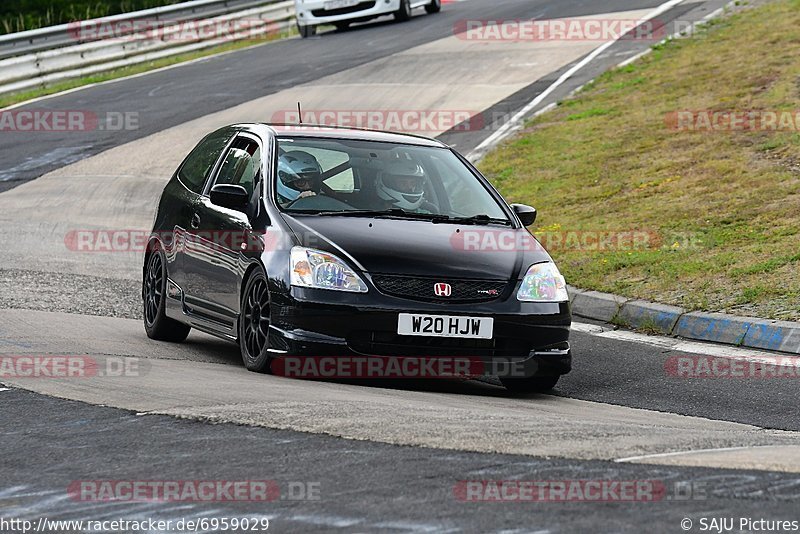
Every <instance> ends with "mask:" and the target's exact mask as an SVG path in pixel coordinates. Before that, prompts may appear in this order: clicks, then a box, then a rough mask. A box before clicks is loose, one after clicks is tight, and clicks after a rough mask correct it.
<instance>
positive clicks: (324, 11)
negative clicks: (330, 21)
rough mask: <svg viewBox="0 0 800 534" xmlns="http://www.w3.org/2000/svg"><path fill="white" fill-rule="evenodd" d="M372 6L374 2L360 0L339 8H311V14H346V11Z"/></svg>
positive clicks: (331, 15) (321, 15)
mask: <svg viewBox="0 0 800 534" xmlns="http://www.w3.org/2000/svg"><path fill="white" fill-rule="evenodd" d="M373 7H375V2H361V3H358V4H356V5H354V6H350V7H343V8H340V9H312V10H311V14H312V15H314V16H315V17H335V16H336V15H347V14H348V13H355V12H357V11H363V10H365V9H372V8H373Z"/></svg>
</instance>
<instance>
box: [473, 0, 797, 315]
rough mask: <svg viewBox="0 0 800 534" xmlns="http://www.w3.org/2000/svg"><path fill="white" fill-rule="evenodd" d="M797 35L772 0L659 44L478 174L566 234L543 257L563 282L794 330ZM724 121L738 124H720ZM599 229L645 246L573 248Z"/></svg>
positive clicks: (785, 7)
mask: <svg viewBox="0 0 800 534" xmlns="http://www.w3.org/2000/svg"><path fill="white" fill-rule="evenodd" d="M798 27H800V0H776V1H774V2H771V3H769V4H767V5H764V6H761V7H758V8H753V9H746V10H744V11H742V12H739V13H737V14H735V15H732V16H728V17H725V18H723V19H720V20H718V21H715V22H714V23H713V24H711V25H710V26H709V27H708V28H707V29H706V30H705V31H703V32H702V33H701V34H700V35H697V36H695V37H693V38H690V39H682V40H676V41H671V42H669V43H667V44H664V45H660V46H657V47H656V49H655V50H654V52H653V53H652V54H650V55H648V56H646V57H644V58H643V59H641V60H639V61H638V62H636V63H634V64H633V65H630V66H628V67H626V68H622V69H617V70H614V71H611V72H609V73H607V74H605V75H603V76H602V77H600V78H599V79H597V80H596V81H595V82H594V83H592V84H590V85H589V86H587V87H585V88H584V89H583V90H582V91H581V92H580V93H579V94H578V95H576V96H575V97H573V98H571V99H569V100H567V101H565V102H562V103H561V104H560V105H559V106H558V107H557V108H556V109H555V110H553V111H552V112H550V113H547V114H545V115H542V116H540V117H538V118H536V119H534V120H533V121H531V122H530V123H528V124H527V125H526V128H525V130H524V131H523V132H522V133H521V134H520V135H518V136H517V137H515V138H514V139H512V140H510V141H508V142H507V143H505V144H504V145H502V146H501V147H499V148H498V149H497V150H495V151H494V152H492V153H491V154H489V155H488V156H487V157H486V158H485V159H484V160H483V161H482V162H481V164H480V167H481V169H482V171H483V172H484V173H486V175H487V176H488V177H489V178H490V179H491V180H492V181H493V182H494V183H495V184H496V185H497V186H498V187H499V189H500V190H501V191H502V193H503V194H504V195H505V196H506V197H507V198H508V199H509V200H511V201H515V202H525V203H529V204H532V205H534V206H536V207H537V208H538V209H539V213H540V216H539V220H538V221H537V226H536V227H534V231H535V232H536V233H540V234H543V235H544V236H545V237H546V238H547V239H551V240H552V238H553V235H555V236H561V237H563V238H564V239H563V241H562V245H561V246H556V247H554V250H552V251H551V252H552V254H553V256H554V257H555V259H556V260H557V261H558V262H559V265H560V267H561V269H562V271H563V272H564V274H565V276H566V277H567V280H568V282H570V283H571V284H573V285H575V286H578V287H582V288H590V289H596V290H600V291H607V292H611V293H617V294H621V295H625V296H628V297H635V298H643V299H648V300H654V301H659V302H664V303H669V304H675V305H680V306H684V307H687V308H690V309H695V310H714V311H725V312H728V313H735V314H740V315H756V316H761V317H766V318H780V319H790V320H800V115H799V114H798V112H800V32H798V31H797V28H798ZM679 112H682V113H683V114H679ZM714 112H722V113H723V114H722V115H713V113H714ZM727 112H735V113H736V114H735V115H733V117H742V116H746V117H750V118H749V119H745V123H744V126H743V125H742V124H738V125H737V124H733V125H732V127H727V126H726V125H725V117H728V118H730V117H731V115H726V114H725V113H727ZM752 112H756V113H755V114H753V115H747V114H748V113H752ZM687 114H688V115H687ZM770 114H774V115H770ZM769 116H776V117H778V122H777V124H776V126H777V127H776V128H774V129H773V128H771V126H770V123H769V121H770V119H768V118H765V117H769ZM686 117H689V119H688V120H687V119H686ZM709 117H712V118H714V117H720V118H719V119H718V120H719V122H715V123H714V124H717V125H718V126H717V128H719V129H714V128H712V129H708V128H707V123H706V122H704V121H703V120H702V119H707V118H709ZM752 117H758V118H756V119H753V118H752ZM793 117H794V119H792V118H793ZM601 231H608V232H612V233H616V232H628V231H638V232H641V233H642V235H646V236H649V239H645V240H641V239H640V240H638V244H639V246H631V245H630V244H629V242H628V241H627V240H623V241H620V242H618V245H619V246H617V245H615V244H614V243H612V244H611V245H610V246H609V247H608V248H609V250H602V251H600V250H587V249H591V248H592V246H593V243H594V238H595V237H597V236H598V235H599V234H598V232H601ZM587 236H588V239H585V241H584V242H582V239H584V238H586V237H587ZM561 237H559V239H561ZM557 241H558V239H556V242H557ZM643 242H646V244H645V245H644V246H642V243H643ZM607 243H608V242H607Z"/></svg>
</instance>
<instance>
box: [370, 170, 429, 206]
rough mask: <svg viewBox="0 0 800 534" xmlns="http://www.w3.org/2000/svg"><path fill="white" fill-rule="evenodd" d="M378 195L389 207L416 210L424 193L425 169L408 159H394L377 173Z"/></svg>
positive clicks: (421, 201)
mask: <svg viewBox="0 0 800 534" xmlns="http://www.w3.org/2000/svg"><path fill="white" fill-rule="evenodd" d="M376 188H377V192H378V196H379V197H380V198H381V199H383V200H385V201H387V203H388V204H390V205H391V207H394V208H400V209H404V210H406V211H413V210H418V209H419V208H420V206H422V204H423V201H424V199H423V196H424V194H425V171H424V170H423V169H422V167H421V166H420V164H419V163H417V162H415V161H413V160H410V159H396V160H393V161H390V162H388V163H387V164H386V166H385V167H384V168H383V170H382V171H380V172H379V173H378V179H377V183H376Z"/></svg>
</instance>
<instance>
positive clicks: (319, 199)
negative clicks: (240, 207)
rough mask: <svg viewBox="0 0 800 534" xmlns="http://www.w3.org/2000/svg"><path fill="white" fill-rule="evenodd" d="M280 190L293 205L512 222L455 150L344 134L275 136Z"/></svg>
mask: <svg viewBox="0 0 800 534" xmlns="http://www.w3.org/2000/svg"><path fill="white" fill-rule="evenodd" d="M275 179H276V184H275V186H276V187H275V191H276V196H277V201H278V204H279V205H280V206H281V208H283V209H284V210H285V211H287V212H290V213H307V214H324V215H341V216H360V215H364V216H368V215H372V216H376V215H386V216H393V217H403V218H423V219H431V220H438V221H447V220H450V219H469V220H471V219H475V220H479V221H484V222H497V223H503V224H510V221H509V219H508V217H507V216H506V214H505V212H504V210H503V208H502V207H501V206H500V204H498V202H497V201H495V199H494V198H493V197H492V195H491V194H490V193H489V191H488V190H487V189H486V187H484V186H483V184H481V182H480V181H479V180H478V178H476V177H475V175H474V174H472V172H470V170H469V168H467V167H466V166H465V165H464V164H463V163H462V162H461V160H459V158H458V157H457V156H456V155H455V154H453V153H452V152H451V151H450V150H448V149H445V148H435V147H420V146H412V145H395V144H390V143H378V142H371V141H357V140H347V139H320V138H308V137H282V138H279V139H278V162H277V173H276V177H275Z"/></svg>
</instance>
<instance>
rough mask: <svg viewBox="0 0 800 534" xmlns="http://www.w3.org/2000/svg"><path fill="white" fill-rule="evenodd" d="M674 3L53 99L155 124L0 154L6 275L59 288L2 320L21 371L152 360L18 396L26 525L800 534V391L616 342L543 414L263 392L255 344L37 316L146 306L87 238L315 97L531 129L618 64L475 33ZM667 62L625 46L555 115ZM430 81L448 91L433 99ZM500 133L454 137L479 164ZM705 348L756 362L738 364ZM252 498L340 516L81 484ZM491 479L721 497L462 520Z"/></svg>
mask: <svg viewBox="0 0 800 534" xmlns="http://www.w3.org/2000/svg"><path fill="white" fill-rule="evenodd" d="M657 5H658V2H635V1H617V2H603V3H602V4H601V3H600V2H586V1H582V2H579V1H574V2H570V1H567V2H561V1H559V2H554V1H539V2H525V1H522V0H514V1H511V0H504V1H499V2H484V1H479V0H469V1H466V2H461V3H458V4H448V5H446V6H445V8H444V10H443V12H442V14H440V15H437V16H435V17H422V16H420V17H416V18H415V19H414V20H412V21H411V22H410V23H408V24H404V25H395V24H391V23H386V22H378V23H375V24H370V25H367V26H365V27H363V28H359V29H356V30H354V31H351V32H345V33H339V32H332V33H329V34H326V35H323V36H322V37H320V38H318V39H314V40H307V41H301V40H298V39H294V40H289V41H285V42H279V43H272V44H268V45H264V46H261V47H256V48H252V49H249V50H244V51H240V52H236V53H233V54H229V55H225V56H221V57H218V58H211V59H207V60H204V61H200V62H196V63H193V64H191V65H186V66H182V67H178V68H174V69H168V70H164V71H161V72H156V73H152V74H149V75H145V76H139V77H135V78H131V79H127V80H121V81H117V82H114V83H109V84H103V85H99V86H96V87H91V88H87V89H84V90H81V91H76V92H73V93H69V94H65V95H61V96H57V97H54V98H50V99H46V100H43V101H41V102H37V103H33V104H30V105H29V106H30V107H32V108H39V109H41V108H45V107H46V108H52V109H87V108H88V109H92V110H94V111H95V112H97V113H104V112H106V111H116V112H119V111H136V112H138V113H139V118H140V121H139V128H138V129H136V130H129V131H122V132H115V133H114V134H113V135H111V134H109V133H108V132H102V131H90V132H71V133H62V134H58V133H52V132H50V133H25V134H22V133H19V134H8V133H7V132H4V133H3V136H2V138H0V158H1V159H2V161H3V170H2V171H0V173H1V174H0V179H2V180H5V181H6V183H7V185H10V186H16V187H15V188H13V189H11V190H8V191H6V192H4V193H2V194H0V222H2V223H3V224H4V225H5V226H4V227H5V228H6V229H7V233H6V234H5V237H4V238H3V241H2V243H0V246H2V248H3V250H4V251H5V254H4V257H3V258H2V259H0V270H5V271H6V272H8V271H9V270H10V269H20V270H22V271H24V272H25V273H33V275H34V276H35V275H36V274H37V273H38V276H39V278H38V280H37V281H36V282H35V283H30V284H26V287H25V289H26V290H27V292H28V293H30V300H29V301H28V302H25V301H24V300H22V297H19V295H17V296H15V299H14V300H13V307H14V308H16V309H13V310H8V309H6V310H0V318H1V319H0V355H24V354H39V355H47V354H74V355H89V356H91V357H92V358H96V359H97V360H98V361H106V360H108V359H113V358H122V359H124V360H125V361H135V362H137V365H139V367H138V369H140V370H141V372H140V373H137V374H136V375H135V376H125V377H116V378H115V377H98V378H96V379H91V380H87V379H79V380H73V379H38V380H33V379H27V380H26V379H23V378H17V379H3V382H5V383H6V385H7V387H8V388H9V389H8V390H7V391H0V399H2V406H3V418H2V423H0V424H2V429H3V430H2V431H3V433H2V435H3V450H4V462H3V464H2V467H0V476H2V480H3V484H2V486H0V509H1V510H2V513H3V515H4V516H8V517H30V518H36V517H41V516H44V515H47V516H49V517H58V518H81V519H100V518H104V517H107V518H112V517H126V518H133V517H190V516H191V517H200V516H216V517H219V516H221V515H228V516H230V515H231V514H234V513H238V514H247V515H253V514H255V515H266V516H268V517H270V518H272V520H273V528H274V529H278V530H279V531H313V530H319V531H330V530H334V529H340V530H343V531H358V532H373V531H384V530H385V531H397V532H439V531H453V532H462V531H463V532H485V531H507V532H531V531H543V532H544V531H550V532H574V531H587V530H589V529H592V530H596V531H603V532H617V531H628V530H630V531H638V530H640V529H641V526H642V524H644V523H646V524H647V525H648V529H649V530H654V531H663V532H676V531H680V521H681V519H683V518H685V517H689V518H694V519H695V520H697V519H699V517H700V516H706V517H710V516H716V517H722V516H726V517H737V518H738V517H755V518H758V517H763V518H767V519H797V516H796V510H795V508H794V507H793V501H796V499H797V496H798V495H797V493H798V486H799V485H800V478H798V476H797V474H796V473H797V472H798V470H800V468H798V466H799V465H800V460H798V457H800V452H799V451H800V441H799V440H798V437H799V436H800V435H798V434H797V432H798V430H799V429H798V427H799V426H800V423H799V422H798V419H797V417H796V403H797V388H796V379H794V380H793V379H789V378H783V379H780V378H776V379H752V378H751V379H718V380H709V379H694V380H688V379H685V378H678V377H673V376H670V375H669V373H667V372H666V361H667V360H668V358H670V357H673V356H676V355H680V354H683V353H682V352H680V351H676V350H674V348H672V347H670V345H669V342H668V340H663V339H660V338H645V337H632V336H628V339H622V337H623V336H615V335H614V334H615V332H614V331H613V330H611V329H608V328H607V327H602V326H596V327H594V326H591V325H581V326H580V328H577V329H576V330H577V331H576V332H575V333H574V334H573V344H574V347H575V354H576V361H575V371H574V372H573V373H572V374H570V375H568V376H566V377H565V378H564V379H563V380H562V382H560V383H559V386H558V388H557V390H556V391H555V394H554V395H538V396H533V397H529V398H520V397H510V396H508V395H507V394H506V393H505V392H504V390H502V389H501V388H498V387H495V386H492V385H490V384H485V383H478V382H444V381H422V382H390V383H340V382H324V383H323V382H308V381H297V380H287V379H283V378H279V377H268V376H260V375H254V374H252V373H247V372H246V371H245V370H244V369H243V367H242V366H241V364H240V362H239V361H238V359H237V358H238V352H237V349H236V347H234V346H232V345H227V344H224V343H222V342H220V341H216V340H213V339H210V338H208V337H207V336H203V335H200V334H192V336H191V337H190V339H189V342H187V343H186V344H183V345H180V346H171V345H164V344H159V343H155V342H151V341H149V340H147V338H146V337H145V336H144V334H143V331H142V329H141V324H140V323H139V322H138V321H135V320H132V319H124V318H111V317H98V316H97V315H115V313H113V311H114V310H113V309H112V310H111V311H110V312H109V311H107V310H103V311H100V312H98V311H97V309H96V308H93V307H92V306H93V304H92V303H91V302H88V301H89V300H90V299H87V298H86V296H85V295H84V296H81V295H79V294H77V293H73V294H71V295H70V298H71V300H74V301H75V302H73V307H72V308H71V309H70V310H69V311H75V312H78V313H60V312H58V311H52V310H53V309H58V307H54V306H52V305H51V306H40V305H37V302H36V300H37V293H38V291H39V290H41V288H50V290H53V289H54V288H55V291H58V290H59V288H60V290H61V292H63V293H67V294H70V292H71V291H74V290H73V289H72V287H74V286H73V285H71V284H73V283H74V281H75V280H76V279H77V277H78V276H81V275H83V276H97V275H101V276H102V277H104V280H106V281H107V282H109V281H110V282H113V283H114V284H121V285H124V284H128V286H126V287H131V288H134V291H133V294H135V286H136V280H137V278H138V270H139V268H140V267H139V265H140V263H139V256H138V254H137V253H130V254H123V253H117V254H91V255H86V254H80V253H75V252H73V251H70V250H68V249H67V247H65V245H64V236H65V234H66V233H67V232H68V231H70V230H74V229H76V228H112V229H118V228H146V227H147V224H149V221H150V219H151V217H152V207H153V205H154V204H153V201H154V200H153V199H154V198H155V197H156V196H157V195H158V192H159V187H160V184H163V182H164V180H165V178H166V177H167V176H168V174H169V173H170V172H171V171H172V169H173V168H174V166H175V164H176V163H177V161H178V160H179V159H180V157H181V155H182V154H183V153H185V151H186V149H188V147H189V146H190V145H191V144H193V143H194V140H195V139H196V138H197V137H198V136H199V135H200V134H201V133H202V132H204V131H206V130H208V129H209V128H211V127H213V126H214V125H216V124H221V123H226V122H233V121H236V120H247V119H249V120H268V119H269V117H270V116H272V115H273V114H274V113H275V112H276V111H279V110H281V109H288V108H289V107H290V106H291V105H292V98H294V97H295V96H296V95H302V99H303V101H304V103H306V102H307V103H308V104H306V107H307V108H310V109H313V108H314V107H315V106H316V107H320V106H324V105H329V106H330V107H332V108H333V109H351V108H352V104H350V106H351V108H348V107H346V106H348V101H352V99H353V95H362V94H365V93H364V92H365V91H367V90H369V91H372V92H374V93H375V94H376V96H374V97H373V98H375V100H374V101H372V102H371V103H370V102H367V103H366V104H365V105H367V106H368V105H374V104H375V102H378V101H381V102H385V104H384V105H383V106H382V107H380V108H379V109H418V107H417V108H415V107H412V106H419V107H425V108H431V107H434V106H439V107H440V108H441V109H476V108H477V109H480V110H483V111H485V112H486V111H489V112H492V113H495V112H497V113H498V114H504V113H507V112H513V111H516V110H517V109H519V108H521V107H522V106H524V105H525V104H526V103H527V102H528V101H530V99H531V98H533V97H534V96H536V94H538V92H540V91H542V90H543V89H544V88H545V87H546V86H547V85H549V84H548V82H549V81H550V80H554V79H555V78H557V77H558V75H559V73H561V72H564V70H566V69H567V68H569V66H570V65H572V64H574V62H575V61H578V60H580V58H581V57H583V56H584V55H585V54H587V53H588V52H590V51H591V49H592V48H593V47H594V46H597V43H593V44H591V45H587V43H577V44H575V43H573V44H564V43H556V44H552V43H549V44H548V45H546V46H541V45H540V44H537V45H530V44H525V45H516V46H512V47H507V48H505V49H504V48H502V47H500V46H498V45H494V46H488V47H484V48H485V50H481V51H480V54H478V52H477V51H476V50H474V48H473V47H472V45H471V44H470V43H464V42H462V41H459V40H458V39H455V38H453V37H452V35H451V34H452V28H453V24H454V23H455V22H456V21H458V20H462V19H469V18H477V19H486V18H492V19H510V18H531V17H536V18H542V17H553V18H563V17H576V16H595V17H598V18H600V17H601V16H612V17H613V16H619V17H620V18H622V17H623V16H622V15H619V13H624V17H638V16H641V15H642V14H645V13H647V12H648V11H649V10H651V9H652V8H653V7H655V6H657ZM718 5H721V2H707V3H703V2H694V3H686V4H685V5H679V6H678V7H676V8H675V9H674V10H673V11H671V14H672V16H674V17H684V18H689V19H699V18H702V16H703V15H704V14H707V13H709V12H711V11H713V10H714V9H716V7H717V6H718ZM614 13H617V15H614ZM648 44H649V43H636V42H625V43H619V44H618V45H615V46H614V47H612V48H611V49H609V50H608V51H607V53H606V54H604V55H603V56H601V57H600V58H598V60H597V62H596V63H593V64H591V65H590V66H588V67H587V68H586V70H585V71H582V72H581V73H580V74H579V75H578V76H576V78H575V79H574V80H571V81H570V83H569V84H566V85H565V86H564V87H562V88H561V89H560V90H559V91H557V92H556V93H554V95H553V99H557V98H560V97H563V96H564V95H565V94H566V93H567V92H568V91H569V90H571V89H574V88H575V87H577V86H578V85H580V84H581V83H584V82H585V81H587V80H588V79H589V78H591V77H592V76H594V75H596V74H597V73H598V72H601V71H602V70H603V69H604V68H607V67H608V66H611V65H614V64H616V63H619V62H620V61H622V60H624V59H625V58H627V57H631V56H632V55H634V54H636V53H638V52H639V51H640V50H642V49H643V48H646V46H647V45H648ZM479 55H480V56H483V57H478V56H479ZM476 64H477V65H480V68H479V69H474V71H470V70H469V67H470V65H476ZM414 69H417V70H419V72H420V73H421V74H420V76H422V77H423V78H424V79H425V83H424V84H420V85H421V86H420V87H416V88H412V89H410V88H409V86H413V85H414V84H409V83H408V80H410V79H413V78H409V73H411V72H413V70H414ZM492 69H495V70H492ZM423 74H424V76H423ZM486 80H494V81H495V82H494V83H487V82H486ZM453 84H455V85H453ZM287 101H288V103H287ZM420 101H421V102H422V104H421V105H420V104H419V102H420ZM198 102H202V106H199V105H198ZM331 102H332V103H331ZM546 103H547V102H544V103H543V105H544V104H546ZM488 131H490V129H488V128H487V129H486V130H484V131H471V132H434V133H435V134H437V135H441V136H442V137H443V138H444V139H447V140H448V142H451V143H453V144H455V145H457V146H458V148H459V149H460V150H462V151H464V152H466V151H469V150H470V149H472V148H474V147H475V146H477V145H478V144H479V143H480V142H481V141H482V139H483V138H485V136H486V134H487V132H488ZM50 171H53V172H50ZM34 280H36V279H35V278H34ZM52 280H58V283H59V284H60V285H58V286H53V285H52ZM99 284H103V282H102V281H101V282H99ZM115 291H116V290H115V289H114V288H113V287H111V284H109V285H99V286H98V287H95V288H93V290H91V291H87V293H88V294H89V296H90V297H91V298H92V299H97V298H100V299H102V298H106V299H109V298H110V297H109V296H111V297H113V296H117V293H115ZM3 300H4V301H5V299H3ZM111 300H113V299H111ZM9 307H11V305H10V304H9V303H8V302H0V308H9ZM32 308H34V309H38V310H40V311H32V310H31V309H32ZM112 308H113V306H112ZM41 310H45V311H41ZM85 314H95V315H94V316H92V315H85ZM122 315H123V316H125V314H122ZM694 350H696V353H699V354H714V355H718V354H720V351H722V352H723V353H724V352H726V351H727V352H728V353H729V355H731V356H733V355H738V356H742V355H744V356H747V355H746V354H743V353H742V352H741V351H739V352H737V350H736V349H733V348H732V349H724V348H723V349H720V348H719V347H713V346H705V347H704V346H700V347H695V349H694ZM25 390H30V391H25ZM76 401H82V402H76ZM97 405H104V406H103V407H100V406H97ZM209 423H213V424H209ZM343 438H346V439H343ZM675 453H678V454H675ZM665 454H668V455H665ZM628 458H633V460H630V461H625V462H620V461H619V460H621V459H628ZM654 464H655V465H654ZM244 478H247V479H253V478H268V479H275V480H277V481H278V482H279V485H281V487H284V486H286V485H288V484H289V483H290V482H292V481H295V482H297V481H301V482H314V483H316V482H319V483H320V486H321V494H320V499H319V500H317V501H296V502H294V501H287V500H285V499H282V500H280V501H278V502H275V503H271V504H268V505H257V506H256V505H253V504H252V503H238V504H233V505H231V504H226V503H214V504H196V503H96V502H88V503H87V502H75V501H73V500H70V499H69V498H68V496H67V494H66V489H65V488H66V487H67V486H68V485H69V484H70V483H71V482H72V481H75V480H85V479H93V480H97V479H112V480H120V479H139V480H153V479H182V480H185V479H205V480H218V479H225V480H237V479H244ZM474 479H528V480H567V479H572V480H574V479H612V480H643V479H648V480H653V479H655V480H660V481H664V482H667V487H668V488H674V487H675V486H674V484H675V483H676V482H677V483H680V484H683V485H685V484H689V485H690V486H691V487H693V488H701V487H702V488H704V492H700V491H697V492H695V494H694V495H692V496H691V498H689V499H686V498H675V497H676V496H671V497H673V498H669V499H666V498H665V499H662V500H660V501H659V502H656V503H644V502H635V503H587V502H570V503H536V504H531V503H526V504H508V503H464V502H460V501H459V500H458V499H457V498H455V497H454V494H453V487H454V485H455V484H456V483H457V482H458V481H459V480H474ZM701 493H702V495H701ZM684 497H685V496H684ZM792 515H794V517H792Z"/></svg>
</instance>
